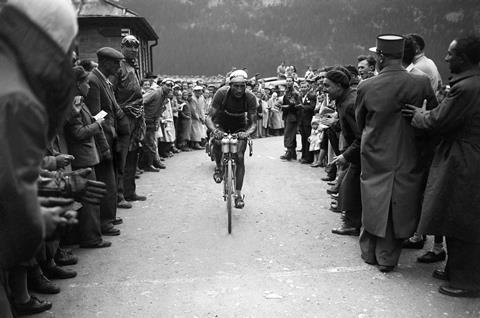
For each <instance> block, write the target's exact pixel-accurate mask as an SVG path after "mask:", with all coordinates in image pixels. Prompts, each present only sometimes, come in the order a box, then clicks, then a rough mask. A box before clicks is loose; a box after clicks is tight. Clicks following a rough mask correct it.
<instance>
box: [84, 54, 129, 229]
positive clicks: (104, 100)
mask: <svg viewBox="0 0 480 318" xmlns="http://www.w3.org/2000/svg"><path fill="white" fill-rule="evenodd" d="M97 57H98V68H95V69H94V70H93V71H92V72H91V73H90V74H89V75H88V83H89V85H90V90H89V92H88V95H87V97H86V98H85V104H86V105H87V107H88V109H89V110H90V113H91V114H92V115H93V116H95V115H97V114H98V113H99V112H100V111H102V110H103V111H104V112H106V113H107V115H106V116H105V120H104V121H103V123H102V127H103V130H104V132H105V137H106V139H107V142H108V145H109V147H110V149H111V150H112V158H111V159H108V158H104V159H103V160H101V161H100V163H99V164H98V165H97V166H96V167H95V173H96V175H97V179H98V180H100V181H102V182H105V183H106V185H107V189H108V192H107V195H105V198H104V200H103V201H102V203H101V205H100V217H101V223H102V225H101V227H102V234H103V235H119V234H120V230H119V229H116V228H115V227H114V225H115V224H120V223H121V222H122V221H121V219H117V218H116V215H117V181H116V175H115V165H114V163H115V150H116V149H117V136H118V135H120V136H125V135H127V134H128V133H129V130H130V129H129V125H128V121H126V118H125V114H124V113H123V111H122V110H121V109H120V107H119V106H118V104H117V101H116V99H115V95H114V93H113V89H112V83H111V82H110V81H109V80H108V77H109V76H112V75H114V74H116V73H117V72H118V70H119V68H120V60H122V59H123V58H124V56H123V54H122V53H120V52H118V51H117V50H115V49H113V48H110V47H104V48H101V49H99V50H98V51H97Z"/></svg>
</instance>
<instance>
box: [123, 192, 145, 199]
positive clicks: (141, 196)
mask: <svg viewBox="0 0 480 318" xmlns="http://www.w3.org/2000/svg"><path fill="white" fill-rule="evenodd" d="M125 200H127V201H146V200H147V197H146V196H144V195H138V194H136V193H134V194H133V195H132V196H128V197H125Z"/></svg>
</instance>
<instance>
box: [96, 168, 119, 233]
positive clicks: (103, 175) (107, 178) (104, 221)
mask: <svg viewBox="0 0 480 318" xmlns="http://www.w3.org/2000/svg"><path fill="white" fill-rule="evenodd" d="M95 174H96V176H97V180H98V181H102V182H104V183H105V184H106V186H107V193H106V194H105V196H104V197H103V199H102V202H101V203H100V223H101V227H102V229H108V228H109V227H111V222H112V221H113V220H115V218H116V216H117V181H116V179H115V169H114V164H113V160H104V161H102V162H100V163H99V164H98V165H96V166H95Z"/></svg>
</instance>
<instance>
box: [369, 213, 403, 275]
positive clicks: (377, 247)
mask: <svg viewBox="0 0 480 318" xmlns="http://www.w3.org/2000/svg"><path fill="white" fill-rule="evenodd" d="M390 209H391V208H390ZM389 213H390V214H389V216H388V221H387V231H386V232H385V237H378V236H375V235H373V234H370V233H368V232H367V231H366V230H365V229H363V230H362V233H361V234H360V250H361V252H362V254H361V257H362V259H363V260H364V261H365V262H366V263H369V264H376V263H378V264H379V265H384V266H396V265H397V264H398V259H399V258H400V253H401V252H402V241H403V240H404V238H396V237H395V233H394V232H393V222H392V215H391V211H390V212H389Z"/></svg>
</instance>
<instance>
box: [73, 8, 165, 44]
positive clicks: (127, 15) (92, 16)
mask: <svg viewBox="0 0 480 318" xmlns="http://www.w3.org/2000/svg"><path fill="white" fill-rule="evenodd" d="M71 1H72V3H73V5H74V6H75V9H76V11H77V16H78V21H79V23H82V22H86V23H89V22H90V23H92V22H94V21H96V20H98V19H101V20H102V21H110V22H112V21H118V22H120V23H121V22H123V21H127V20H129V22H131V23H133V24H135V25H136V26H137V27H139V28H140V30H141V31H142V33H144V35H145V36H146V37H147V39H148V40H156V39H158V35H157V33H156V32H155V30H153V28H152V26H151V25H150V23H148V21H147V20H146V19H145V18H144V17H141V16H139V14H138V13H136V12H134V11H132V10H130V9H128V8H125V7H124V6H122V5H120V4H118V3H116V2H114V1H111V0H71Z"/></svg>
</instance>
